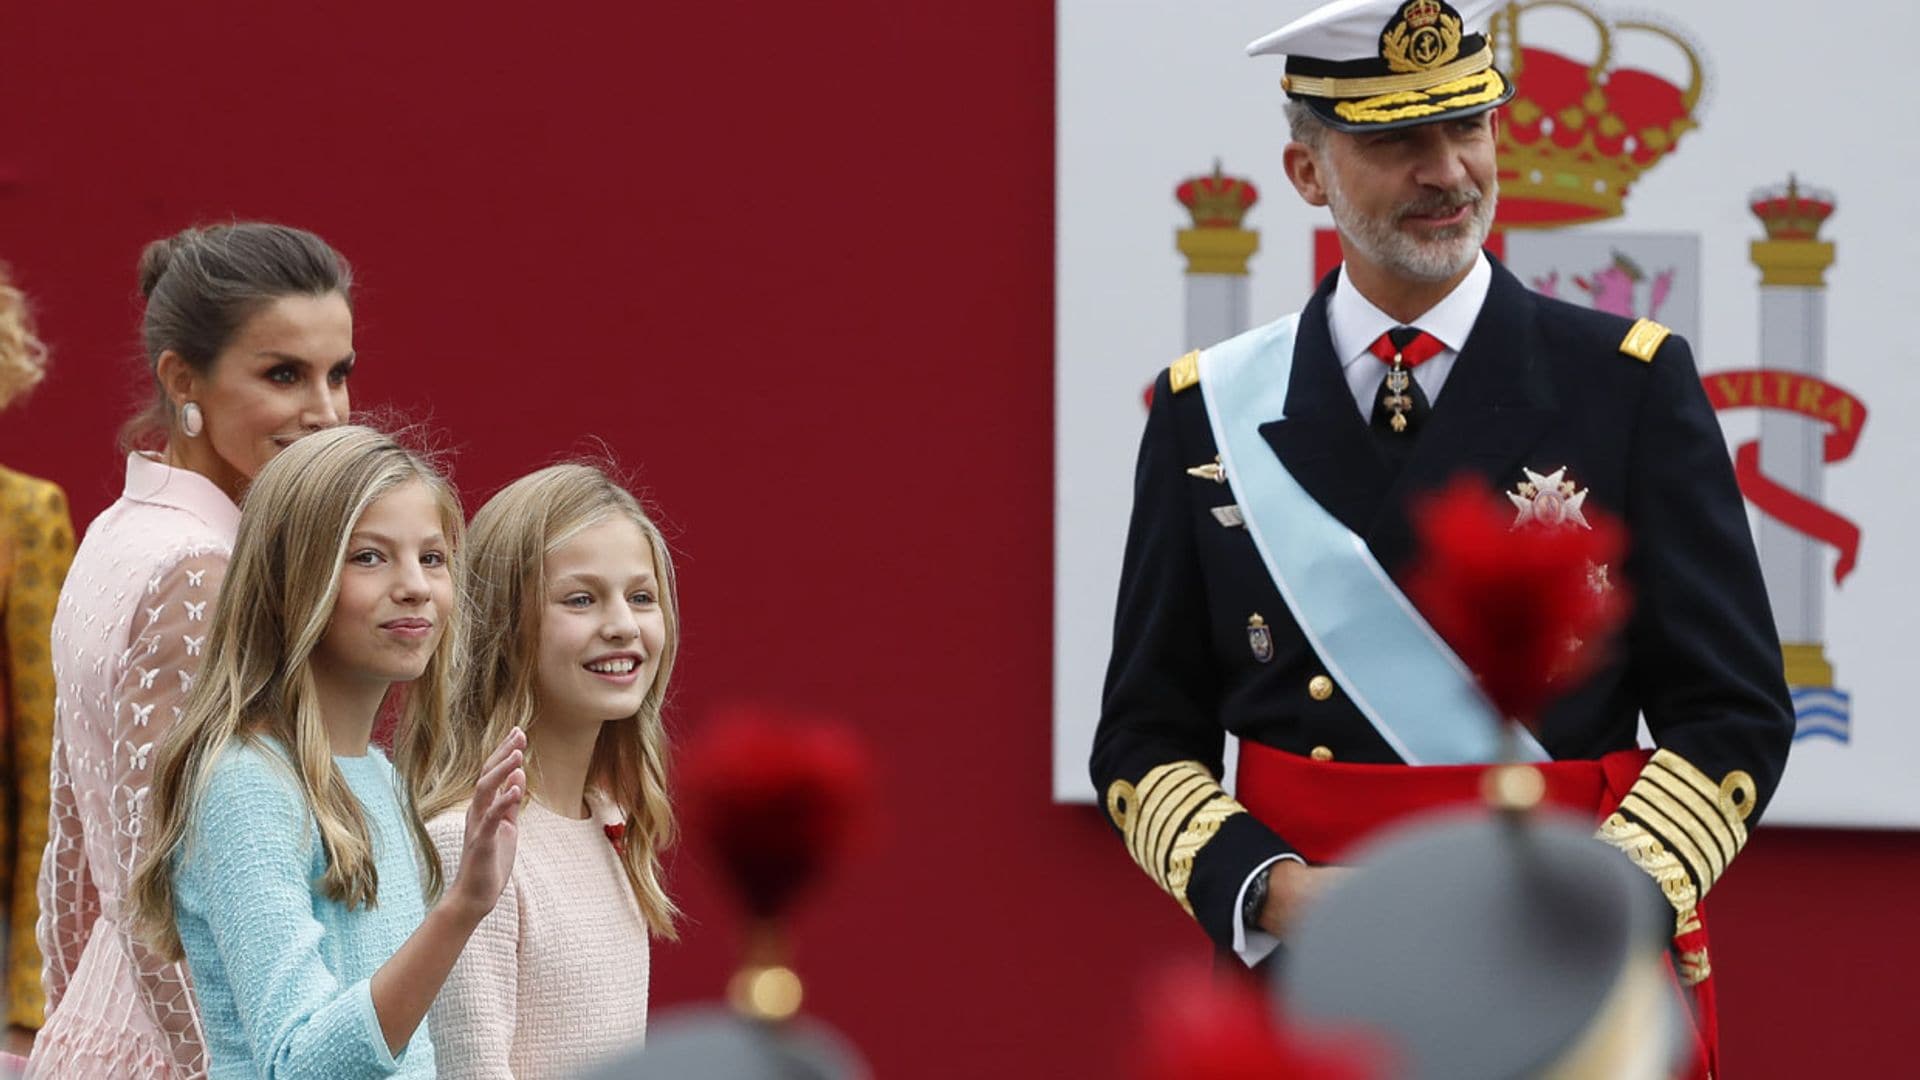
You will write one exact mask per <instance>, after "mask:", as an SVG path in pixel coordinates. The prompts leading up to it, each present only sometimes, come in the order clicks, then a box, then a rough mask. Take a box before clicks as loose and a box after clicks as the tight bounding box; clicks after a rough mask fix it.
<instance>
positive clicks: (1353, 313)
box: [1327, 253, 1493, 420]
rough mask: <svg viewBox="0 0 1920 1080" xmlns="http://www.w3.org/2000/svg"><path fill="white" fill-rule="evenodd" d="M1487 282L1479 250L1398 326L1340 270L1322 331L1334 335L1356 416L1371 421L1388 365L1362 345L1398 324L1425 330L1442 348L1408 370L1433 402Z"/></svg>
mask: <svg viewBox="0 0 1920 1080" xmlns="http://www.w3.org/2000/svg"><path fill="white" fill-rule="evenodd" d="M1492 284H1493V266H1492V265H1491V264H1489V263H1488V262H1487V257H1486V255H1485V254H1484V253H1483V254H1481V255H1478V256H1476V257H1475V258H1474V260H1473V269H1471V270H1469V271H1467V276H1466V277H1464V278H1462V279H1461V280H1460V284H1458V285H1456V286H1454V288H1453V291H1452V292H1450V293H1448V294H1447V297H1446V299H1444V300H1442V301H1440V302H1439V303H1437V304H1435V305H1433V306H1432V307H1431V308H1428V309H1427V312H1426V314H1424V315H1422V316H1420V317H1419V318H1418V319H1415V320H1414V321H1413V322H1410V323H1404V324H1403V323H1401V322H1399V321H1397V320H1395V319H1394V317H1393V316H1391V315H1389V314H1387V313H1386V312H1384V311H1381V310H1380V309H1379V308H1377V307H1375V306H1373V301H1371V300H1368V299H1367V298H1366V297H1364V296H1361V295H1360V290H1359V289H1356V288H1354V287H1353V285H1352V283H1351V282H1349V281H1348V280H1347V268H1346V267H1345V266H1342V267H1341V268H1340V279H1339V280H1338V281H1336V282H1334V285H1333V295H1331V296H1329V297H1327V330H1328V331H1329V332H1330V333H1331V335H1332V337H1333V351H1334V356H1335V357H1336V358H1337V359H1338V360H1339V361H1340V367H1341V369H1342V370H1343V371H1344V372H1345V373H1346V376H1347V386H1348V387H1349V388H1351V389H1352V390H1353V400H1354V404H1356V405H1358V406H1359V407H1360V417H1361V419H1363V420H1370V419H1372V417H1373V403H1374V400H1375V399H1376V398H1377V397H1379V395H1380V380H1381V379H1382V378H1383V377H1385V376H1386V374H1387V365H1385V364H1383V363H1381V362H1380V358H1379V357H1377V356H1375V355H1373V353H1371V352H1369V351H1367V347H1368V346H1370V345H1372V344H1373V343H1374V342H1375V341H1378V340H1379V339H1380V335H1381V334H1384V333H1386V332H1387V331H1389V330H1391V329H1393V328H1394V327H1396V326H1402V325H1405V326H1412V327H1416V328H1418V329H1420V330H1424V331H1425V332H1427V333H1428V334H1430V335H1432V336H1433V337H1434V338H1435V339H1436V340H1438V341H1439V342H1440V344H1442V345H1444V346H1446V348H1444V349H1442V350H1441V351H1440V352H1438V353H1436V354H1435V355H1434V356H1433V358H1432V359H1430V360H1428V361H1427V362H1426V363H1424V364H1421V365H1420V366H1419V367H1416V368H1414V369H1413V380H1414V381H1415V382H1417V383H1419V384H1420V389H1421V390H1422V391H1423V392H1424V393H1425V394H1426V395H1427V401H1428V402H1429V403H1432V404H1438V403H1439V401H1440V388H1441V387H1442V386H1444V385H1446V381H1447V376H1448V375H1449V374H1451V373H1452V371H1453V362H1454V361H1455V360H1457V359H1459V357H1460V347H1461V346H1462V345H1465V344H1466V342H1467V335H1468V334H1470V333H1472V332H1473V324H1474V321H1475V320H1477V319H1479V318H1480V308H1481V306H1482V305H1484V304H1485V303H1486V302H1487V288H1488V286H1490V285H1492Z"/></svg>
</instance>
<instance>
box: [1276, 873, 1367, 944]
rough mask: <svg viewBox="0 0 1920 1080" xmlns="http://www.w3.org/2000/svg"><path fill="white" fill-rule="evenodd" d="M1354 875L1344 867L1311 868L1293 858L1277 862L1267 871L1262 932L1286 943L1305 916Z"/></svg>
mask: <svg viewBox="0 0 1920 1080" xmlns="http://www.w3.org/2000/svg"><path fill="white" fill-rule="evenodd" d="M1350 873H1352V871H1351V870H1349V869H1348V868H1346V867H1344V866H1308V865H1307V864H1305V863H1303V862H1296V861H1294V860H1293V859H1281V860H1280V861H1279V862H1277V863H1274V864H1273V865H1272V866H1270V867H1268V868H1267V902H1266V903H1265V904H1264V905H1262V906H1261V908H1260V929H1262V930H1265V931H1266V932H1267V933H1269V934H1272V935H1273V936H1274V937H1277V938H1279V939H1280V940H1282V941H1285V940H1286V939H1287V935H1288V933H1289V932H1291V931H1292V930H1293V927H1294V924H1296V923H1298V922H1299V921H1300V916H1301V913H1303V912H1305V911H1306V910H1307V908H1308V907H1309V906H1311V905H1312V904H1313V902H1314V900H1315V899H1317V898H1318V897H1319V895H1320V894H1321V893H1322V892H1325V891H1326V890H1327V889H1330V888H1332V887H1333V886H1334V885H1335V884H1336V883H1337V882H1339V881H1340V880H1341V879H1342V878H1344V877H1346V875H1348V874H1350Z"/></svg>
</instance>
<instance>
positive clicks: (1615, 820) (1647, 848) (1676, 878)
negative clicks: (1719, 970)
mask: <svg viewBox="0 0 1920 1080" xmlns="http://www.w3.org/2000/svg"><path fill="white" fill-rule="evenodd" d="M1598 835H1599V837H1600V839H1601V840H1604V841H1605V842H1607V843H1608V844H1611V845H1613V846H1614V847H1616V848H1619V849H1620V850H1621V851H1622V852H1624V853H1625V854H1626V856H1627V858H1629V859H1632V860H1633V865H1635V866H1637V867H1639V868H1640V869H1642V870H1644V871H1646V872H1647V874H1648V876H1650V877H1652V878H1653V880H1654V881H1655V882H1657V883H1658V884H1659V886H1660V891H1661V892H1662V893H1664V894H1666V897H1667V903H1669V904H1672V905H1673V911H1674V919H1673V932H1674V934H1675V935H1676V936H1677V935H1680V934H1689V933H1692V932H1693V931H1695V930H1698V929H1700V918H1699V916H1698V915H1697V914H1696V913H1695V910H1694V909H1696V908H1697V907H1699V906H1700V891H1699V890H1698V889H1696V888H1694V885H1693V878H1691V877H1689V876H1688V875H1687V868H1686V867H1685V866H1683V865H1681V862H1680V860H1679V859H1677V858H1675V857H1674V854H1673V852H1671V851H1668V850H1667V849H1666V847H1665V846H1664V845H1662V844H1661V843H1660V841H1659V840H1658V839H1656V838H1655V837H1654V835H1653V834H1652V833H1650V832H1648V831H1647V830H1646V829H1645V828H1644V827H1642V826H1641V825H1640V823H1639V822H1637V821H1629V820H1628V819H1627V817H1626V816H1625V815H1624V814H1611V815H1609V816H1608V817H1607V820H1606V821H1604V822H1602V823H1601V825H1600V832H1599V834H1598Z"/></svg>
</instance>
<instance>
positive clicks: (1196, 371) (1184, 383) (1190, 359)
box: [1167, 351, 1200, 394]
mask: <svg viewBox="0 0 1920 1080" xmlns="http://www.w3.org/2000/svg"><path fill="white" fill-rule="evenodd" d="M1167 382H1168V384H1169V385H1171V386H1172V387H1173V392H1174V393H1176V394H1177V393H1179V392H1180V391H1182V390H1185V389H1186V388H1187V387H1189V386H1199V385H1200V354H1199V352H1197V351H1195V352H1190V353H1188V354H1187V355H1185V356H1183V357H1181V358H1180V359H1178V360H1175V361H1174V362H1173V366H1172V367H1170V368H1168V369H1167Z"/></svg>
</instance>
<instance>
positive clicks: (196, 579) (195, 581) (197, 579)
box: [187, 570, 207, 589]
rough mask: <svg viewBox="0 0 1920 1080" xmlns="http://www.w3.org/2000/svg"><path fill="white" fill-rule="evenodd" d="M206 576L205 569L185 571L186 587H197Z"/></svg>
mask: <svg viewBox="0 0 1920 1080" xmlns="http://www.w3.org/2000/svg"><path fill="white" fill-rule="evenodd" d="M206 577H207V572H206V571H205V570H189V571H187V587H188V588H190V589H197V588H199V587H200V583H201V582H203V581H205V580H206Z"/></svg>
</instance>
